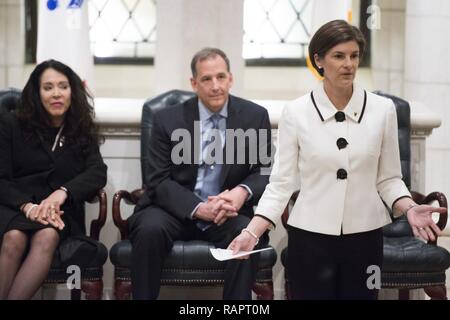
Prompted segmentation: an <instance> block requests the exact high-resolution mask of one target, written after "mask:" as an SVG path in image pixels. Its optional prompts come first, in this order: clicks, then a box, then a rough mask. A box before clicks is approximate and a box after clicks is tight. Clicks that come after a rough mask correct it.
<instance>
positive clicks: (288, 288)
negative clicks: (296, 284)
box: [284, 280, 292, 300]
mask: <svg viewBox="0 0 450 320" xmlns="http://www.w3.org/2000/svg"><path fill="white" fill-rule="evenodd" d="M284 297H285V299H286V300H292V294H291V286H290V285H289V281H287V280H285V281H284Z"/></svg>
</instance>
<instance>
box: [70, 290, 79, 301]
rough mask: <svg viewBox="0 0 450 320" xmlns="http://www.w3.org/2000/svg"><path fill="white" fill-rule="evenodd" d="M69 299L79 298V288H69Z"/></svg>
mask: <svg viewBox="0 0 450 320" xmlns="http://www.w3.org/2000/svg"><path fill="white" fill-rule="evenodd" d="M70 300H81V290H80V289H71V290H70Z"/></svg>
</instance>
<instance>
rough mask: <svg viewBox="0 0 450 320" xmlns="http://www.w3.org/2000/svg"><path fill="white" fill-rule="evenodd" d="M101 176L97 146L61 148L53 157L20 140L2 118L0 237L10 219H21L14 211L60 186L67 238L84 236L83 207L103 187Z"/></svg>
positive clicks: (12, 120) (8, 118)
mask: <svg viewBox="0 0 450 320" xmlns="http://www.w3.org/2000/svg"><path fill="white" fill-rule="evenodd" d="M106 170H107V167H106V165H105V164H104V162H103V159H102V156H101V155H100V152H99V148H98V146H92V147H91V148H90V149H89V150H87V152H83V150H81V147H79V146H75V145H70V144H68V143H66V144H65V145H64V146H63V147H62V149H61V152H59V153H57V154H56V155H55V154H53V152H52V151H51V150H50V148H49V147H48V146H46V145H45V144H44V143H42V142H31V141H29V140H26V139H25V137H24V135H23V132H22V130H21V127H20V125H19V121H18V119H17V117H16V116H15V115H14V114H11V113H6V114H2V115H1V116H0V236H1V235H2V234H3V232H4V228H5V227H6V226H7V225H8V223H9V221H10V220H11V219H12V218H14V216H15V215H17V214H23V213H21V212H20V211H19V207H20V206H21V205H22V204H24V203H26V202H34V203H40V201H42V200H43V199H45V198H46V197H48V196H49V195H50V194H51V193H52V192H53V191H55V190H56V189H58V188H59V187H60V186H64V187H66V188H67V189H68V191H69V194H70V199H68V201H66V203H65V204H64V205H63V207H62V210H64V214H63V216H62V218H63V220H64V221H65V222H66V224H68V225H70V226H71V229H72V230H71V231H74V232H73V233H77V232H76V231H78V232H83V233H84V232H85V227H84V224H85V221H84V202H85V201H86V200H89V199H91V198H92V197H93V196H94V195H95V194H96V192H97V191H98V190H99V189H100V188H102V187H103V186H104V185H105V184H106ZM71 221H74V222H75V224H76V225H74V224H73V223H71ZM67 222H68V223H67Z"/></svg>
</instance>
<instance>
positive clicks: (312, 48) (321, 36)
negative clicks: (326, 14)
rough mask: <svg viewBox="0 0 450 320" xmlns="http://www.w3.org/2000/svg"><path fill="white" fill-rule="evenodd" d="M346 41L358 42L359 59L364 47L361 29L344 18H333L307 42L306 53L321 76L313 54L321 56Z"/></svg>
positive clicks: (364, 42)
mask: <svg viewBox="0 0 450 320" xmlns="http://www.w3.org/2000/svg"><path fill="white" fill-rule="evenodd" d="M348 41H356V43H358V46H359V56H360V59H361V58H362V56H363V54H364V49H365V47H366V40H365V39H364V35H363V34H362V32H361V30H359V29H358V28H357V27H355V26H353V25H351V24H349V23H348V22H347V21H345V20H333V21H330V22H327V23H325V24H324V25H323V26H321V27H320V28H319V30H317V31H316V33H315V34H314V35H313V37H312V38H311V41H310V42H309V48H308V53H309V59H310V60H311V64H312V65H313V67H314V69H316V70H317V72H318V73H319V74H320V75H321V76H323V69H320V68H319V67H318V66H317V65H316V61H315V59H314V55H315V54H317V55H318V56H319V57H320V58H323V57H324V56H325V54H326V53H327V52H328V51H329V50H330V49H331V48H333V47H334V46H336V45H338V44H340V43H343V42H348Z"/></svg>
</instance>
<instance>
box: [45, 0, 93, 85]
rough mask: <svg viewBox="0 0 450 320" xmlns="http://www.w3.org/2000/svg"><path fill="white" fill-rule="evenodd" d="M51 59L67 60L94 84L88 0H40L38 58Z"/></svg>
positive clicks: (89, 82)
mask: <svg viewBox="0 0 450 320" xmlns="http://www.w3.org/2000/svg"><path fill="white" fill-rule="evenodd" d="M48 59H55V60H59V61H61V62H63V63H65V64H67V65H68V66H70V67H71V68H72V69H73V70H74V71H75V72H76V73H77V74H78V75H79V76H80V78H81V79H82V80H83V81H84V83H85V85H86V86H88V87H89V89H92V88H93V73H94V61H93V56H92V54H91V50H90V41H89V17H88V1H83V0H39V7H38V39H37V52H36V60H37V62H38V63H40V62H42V61H44V60H48Z"/></svg>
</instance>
